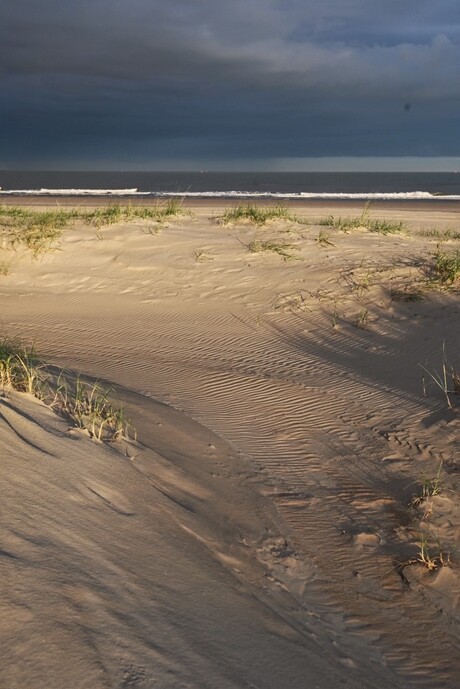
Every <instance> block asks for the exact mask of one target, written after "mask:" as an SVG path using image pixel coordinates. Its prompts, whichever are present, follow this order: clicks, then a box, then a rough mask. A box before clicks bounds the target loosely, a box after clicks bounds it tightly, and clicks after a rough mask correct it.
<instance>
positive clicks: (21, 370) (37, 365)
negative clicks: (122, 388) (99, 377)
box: [0, 338, 135, 442]
mask: <svg viewBox="0 0 460 689" xmlns="http://www.w3.org/2000/svg"><path fill="white" fill-rule="evenodd" d="M0 387H1V391H2V392H3V394H6V393H7V392H8V390H16V391H18V392H28V393H30V394H32V395H34V396H35V397H37V398H38V399H40V400H42V401H43V402H44V403H45V404H47V405H48V406H49V407H51V408H52V409H53V410H54V411H55V412H56V413H58V414H59V415H60V416H63V417H64V418H66V419H68V420H69V421H71V422H72V423H73V424H74V425H75V426H76V427H78V428H81V429H83V430H86V432H87V433H88V435H89V436H90V437H91V438H93V439H95V440H98V441H101V442H113V441H115V440H118V439H119V438H129V437H131V436H135V431H134V428H133V426H132V425H131V423H130V421H129V420H128V419H127V418H126V416H125V414H124V411H123V408H122V407H120V406H117V405H114V403H113V402H112V400H111V396H112V392H113V391H112V390H110V389H106V388H104V387H103V386H102V385H101V384H100V383H98V382H96V383H89V382H87V381H85V380H83V379H82V378H80V377H78V378H77V379H76V381H75V382H72V381H71V380H69V379H68V378H67V377H66V375H65V372H64V371H61V373H60V374H59V376H58V377H57V379H56V380H54V378H53V377H52V376H51V375H50V374H48V372H47V370H46V367H45V365H44V363H43V362H41V361H40V360H39V358H38V357H37V355H36V353H35V351H34V349H33V348H28V347H26V346H25V345H24V344H23V343H22V342H21V341H20V340H10V339H7V338H5V339H3V340H1V341H0Z"/></svg>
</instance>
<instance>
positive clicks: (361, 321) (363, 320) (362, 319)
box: [356, 309, 369, 329]
mask: <svg viewBox="0 0 460 689" xmlns="http://www.w3.org/2000/svg"><path fill="white" fill-rule="evenodd" d="M368 324H369V311H368V310H367V309H361V310H360V311H359V313H358V315H357V317H356V326H357V327H358V328H362V329H365V328H367V326H368Z"/></svg>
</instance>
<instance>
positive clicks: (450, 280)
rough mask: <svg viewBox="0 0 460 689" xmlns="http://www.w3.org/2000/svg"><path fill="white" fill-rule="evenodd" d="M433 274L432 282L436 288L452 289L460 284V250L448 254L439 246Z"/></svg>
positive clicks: (434, 258) (434, 257) (432, 270)
mask: <svg viewBox="0 0 460 689" xmlns="http://www.w3.org/2000/svg"><path fill="white" fill-rule="evenodd" d="M431 272H432V276H431V282H432V284H434V285H435V286H440V287H452V286H453V285H456V284H457V283H458V282H460V249H456V250H455V251H451V252H448V251H443V250H442V249H441V247H440V246H438V248H437V250H436V253H435V254H434V256H433V265H432V266H431Z"/></svg>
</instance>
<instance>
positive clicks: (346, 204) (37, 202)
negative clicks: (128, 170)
mask: <svg viewBox="0 0 460 689" xmlns="http://www.w3.org/2000/svg"><path fill="white" fill-rule="evenodd" d="M169 199H178V200H180V201H181V202H182V205H183V206H184V208H192V209H196V208H206V207H211V208H213V209H214V208H221V207H237V206H246V205H253V206H258V207H259V206H286V207H288V208H299V209H305V210H309V209H316V208H325V207H327V208H333V209H340V208H343V209H344V210H345V209H346V210H353V209H355V208H356V209H362V208H363V206H365V205H366V203H368V201H367V200H366V199H362V200H357V199H348V200H347V199H324V198H320V199H284V198H283V199H279V200H278V199H273V198H253V197H246V198H243V197H240V198H231V197H228V198H225V197H216V198H210V197H195V198H190V197H183V196H181V195H180V194H177V196H170V197H169V196H168V197H161V196H160V197H159V196H157V197H149V198H146V197H141V198H139V197H132V196H123V197H121V196H71V195H69V196H61V195H56V196H52V195H49V196H43V195H40V194H37V195H36V196H33V195H27V196H20V195H18V196H5V197H3V198H2V199H1V200H0V205H4V206H27V207H29V206H39V207H42V208H46V207H52V208H55V207H56V206H64V207H66V208H69V207H82V206H83V207H90V208H99V207H104V206H112V205H117V206H127V205H132V206H155V205H158V204H159V203H160V204H161V203H164V202H166V201H168V200H169ZM370 207H371V209H373V210H384V209H386V210H391V211H404V212H413V211H423V212H426V211H451V212H460V201H456V200H446V201H445V200H442V199H439V200H436V201H435V200H434V199H417V200H414V199H407V200H403V199H401V200H394V199H388V200H384V199H381V200H375V201H371V202H370Z"/></svg>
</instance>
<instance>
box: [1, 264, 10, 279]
mask: <svg viewBox="0 0 460 689" xmlns="http://www.w3.org/2000/svg"><path fill="white" fill-rule="evenodd" d="M10 270H11V267H10V264H9V263H8V262H7V261H0V275H3V276H6V275H9V274H10Z"/></svg>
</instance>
